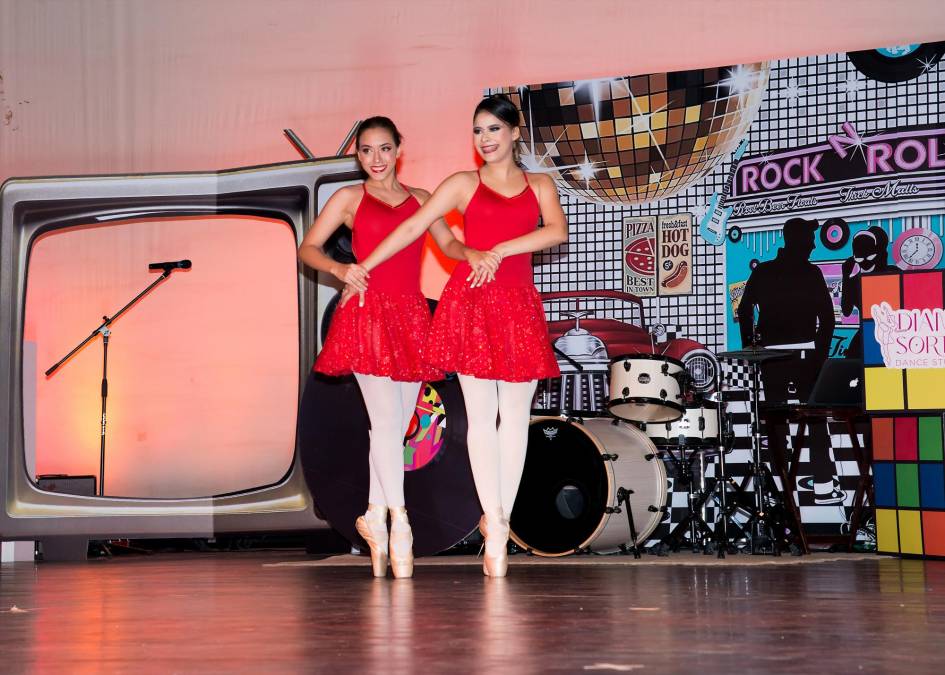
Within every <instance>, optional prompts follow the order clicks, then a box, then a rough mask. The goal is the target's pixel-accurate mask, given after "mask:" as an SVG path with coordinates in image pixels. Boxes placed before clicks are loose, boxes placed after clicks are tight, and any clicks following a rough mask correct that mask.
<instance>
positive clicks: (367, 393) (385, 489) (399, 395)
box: [354, 373, 420, 508]
mask: <svg viewBox="0 0 945 675" xmlns="http://www.w3.org/2000/svg"><path fill="white" fill-rule="evenodd" d="M354 377H355V379H356V380H357V381H358V386H359V387H360V388H361V396H362V397H363V398H364V405H365V406H366V407H367V412H368V417H369V418H370V420H371V453H370V461H369V465H370V474H371V488H370V492H369V494H368V503H370V504H376V505H378V506H387V507H388V508H396V507H399V506H403V505H404V435H405V434H406V433H407V427H408V426H409V425H410V418H411V417H412V416H413V412H414V409H415V408H416V406H417V394H419V393H420V382H395V381H394V380H392V379H390V378H389V377H377V376H376V375H362V374H361V373H355V374H354Z"/></svg>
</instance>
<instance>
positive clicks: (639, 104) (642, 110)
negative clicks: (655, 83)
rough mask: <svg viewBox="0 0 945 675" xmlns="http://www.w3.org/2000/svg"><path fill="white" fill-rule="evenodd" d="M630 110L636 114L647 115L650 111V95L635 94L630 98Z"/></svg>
mask: <svg viewBox="0 0 945 675" xmlns="http://www.w3.org/2000/svg"><path fill="white" fill-rule="evenodd" d="M630 108H631V110H630V112H632V113H633V114H634V115H645V114H646V113H648V112H650V97H649V96H634V97H633V98H632V99H630Z"/></svg>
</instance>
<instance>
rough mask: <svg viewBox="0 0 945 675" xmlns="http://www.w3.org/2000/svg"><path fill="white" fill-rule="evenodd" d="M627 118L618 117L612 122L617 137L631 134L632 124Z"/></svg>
mask: <svg viewBox="0 0 945 675" xmlns="http://www.w3.org/2000/svg"><path fill="white" fill-rule="evenodd" d="M630 119H631V118H629V117H618V118H616V119H615V120H614V131H615V132H616V133H617V135H618V136H622V135H624V134H629V133H632V132H633V124H632V123H631V121H630Z"/></svg>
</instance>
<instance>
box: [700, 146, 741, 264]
mask: <svg viewBox="0 0 945 675" xmlns="http://www.w3.org/2000/svg"><path fill="white" fill-rule="evenodd" d="M747 148H748V139H747V138H746V139H745V140H743V141H742V142H741V143H740V144H739V146H738V147H737V148H735V152H734V153H732V166H731V168H729V170H728V177H727V178H726V179H725V185H724V186H723V187H722V194H721V195H720V194H719V191H718V190H716V191H715V192H713V193H712V199H711V200H710V201H709V206H708V208H706V211H705V215H704V216H703V217H702V222H701V223H699V236H700V237H702V238H703V239H705V240H706V241H707V242H708V243H710V244H712V245H713V246H721V245H722V242H724V241H725V225H726V223H728V218H729V216H731V215H732V208H733V207H731V206H727V207H726V206H723V205H722V204H723V203H724V201H725V198H726V197H728V195H729V193H730V192H731V191H732V181H733V180H735V169H736V168H737V166H738V160H740V159H741V158H742V155H744V154H745V150H746V149H747Z"/></svg>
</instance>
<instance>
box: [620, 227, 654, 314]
mask: <svg viewBox="0 0 945 675" xmlns="http://www.w3.org/2000/svg"><path fill="white" fill-rule="evenodd" d="M623 252H624V257H623V290H624V291H625V292H627V293H633V294H634V295H636V296H638V297H641V298H647V297H653V296H655V295H656V216H643V217H632V216H628V217H626V218H624V219H623Z"/></svg>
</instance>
